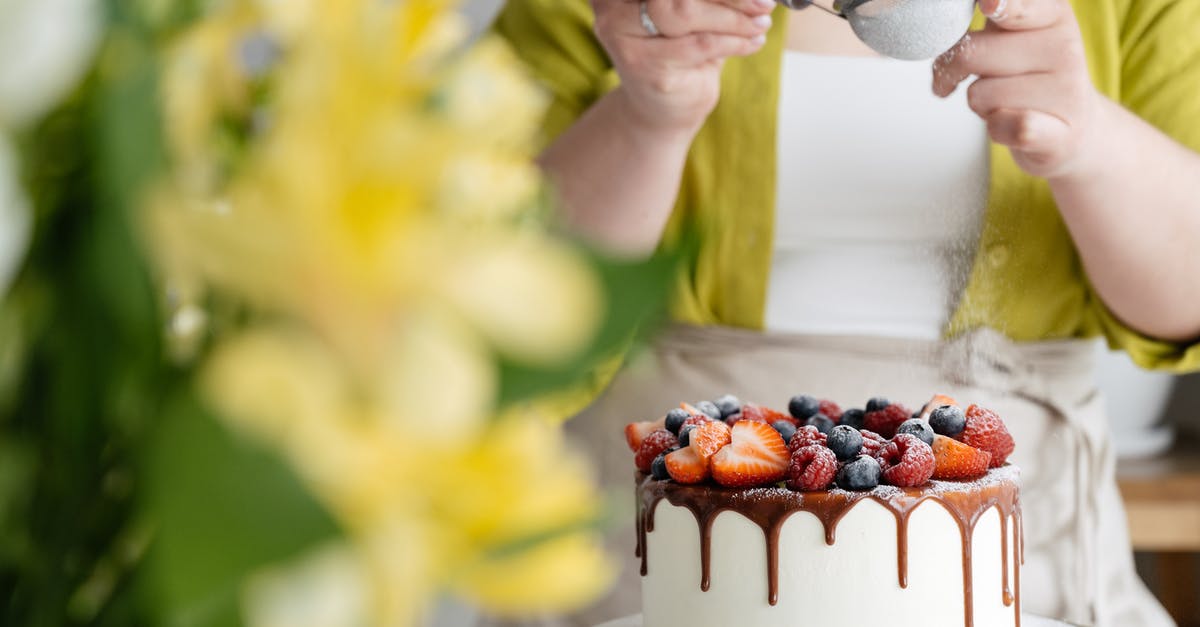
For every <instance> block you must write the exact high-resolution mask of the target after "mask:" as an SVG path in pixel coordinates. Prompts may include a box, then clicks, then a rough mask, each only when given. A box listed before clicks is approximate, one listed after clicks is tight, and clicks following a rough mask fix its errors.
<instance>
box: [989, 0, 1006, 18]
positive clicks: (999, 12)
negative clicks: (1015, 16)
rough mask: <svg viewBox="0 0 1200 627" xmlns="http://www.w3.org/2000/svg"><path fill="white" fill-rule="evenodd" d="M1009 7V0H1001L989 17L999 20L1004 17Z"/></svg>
mask: <svg viewBox="0 0 1200 627" xmlns="http://www.w3.org/2000/svg"><path fill="white" fill-rule="evenodd" d="M1007 8H1008V0H1000V2H998V3H997V4H996V10H995V11H992V14H991V15H989V16H988V17H989V18H991V19H992V20H994V21H997V22H998V21H1000V20H1002V19H1004V10H1005V9H1007Z"/></svg>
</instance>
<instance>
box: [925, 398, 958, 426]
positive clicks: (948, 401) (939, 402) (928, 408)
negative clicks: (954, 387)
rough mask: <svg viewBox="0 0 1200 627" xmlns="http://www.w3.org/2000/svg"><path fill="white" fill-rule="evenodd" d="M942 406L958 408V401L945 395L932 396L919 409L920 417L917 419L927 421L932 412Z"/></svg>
mask: <svg viewBox="0 0 1200 627" xmlns="http://www.w3.org/2000/svg"><path fill="white" fill-rule="evenodd" d="M943 405H950V406H951V407H958V401H956V400H954V399H952V398H950V397H949V396H946V395H945V394H934V395H933V398H931V399H929V402H928V403H925V405H923V406H922V407H921V415H920V416H919V417H920V418H924V419H925V420H929V416H930V414H932V413H933V410H935V409H937V408H938V407H942V406H943Z"/></svg>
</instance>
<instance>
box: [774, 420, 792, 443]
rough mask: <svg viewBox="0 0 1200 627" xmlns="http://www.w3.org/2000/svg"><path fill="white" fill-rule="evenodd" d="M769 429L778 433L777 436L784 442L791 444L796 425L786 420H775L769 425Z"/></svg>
mask: <svg viewBox="0 0 1200 627" xmlns="http://www.w3.org/2000/svg"><path fill="white" fill-rule="evenodd" d="M771 427H772V428H774V429H775V430H776V431H778V432H779V435H782V436H783V441H784V442H791V441H792V436H793V435H796V425H794V424H792V423H791V422H790V421H788V420H776V421H775V422H772V423H771Z"/></svg>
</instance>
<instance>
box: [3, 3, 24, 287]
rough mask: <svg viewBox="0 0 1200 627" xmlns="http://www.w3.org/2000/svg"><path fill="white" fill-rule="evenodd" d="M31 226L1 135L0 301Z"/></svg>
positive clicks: (13, 159) (14, 163)
mask: <svg viewBox="0 0 1200 627" xmlns="http://www.w3.org/2000/svg"><path fill="white" fill-rule="evenodd" d="M0 1H2V0H0ZM31 222H32V219H31V218H30V215H29V200H28V198H26V196H25V191H24V190H23V189H21V185H20V182H19V181H18V180H17V156H16V153H15V152H14V151H13V149H12V146H11V145H9V143H8V140H7V139H5V137H4V135H2V134H0V300H3V298H4V294H5V293H7V292H8V285H9V282H11V281H12V279H13V276H14V275H15V274H16V272H17V269H18V268H19V267H20V265H21V260H22V259H23V258H24V257H25V248H26V247H27V246H28V245H29V232H30V229H31V228H32V224H31Z"/></svg>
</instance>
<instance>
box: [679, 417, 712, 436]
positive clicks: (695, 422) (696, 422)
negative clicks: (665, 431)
mask: <svg viewBox="0 0 1200 627" xmlns="http://www.w3.org/2000/svg"><path fill="white" fill-rule="evenodd" d="M706 422H712V418H709V417H708V416H705V415H704V414H697V415H695V416H692V417H691V418H688V419H687V420H684V421H683V424H682V425H680V426H679V431H680V432H681V433H682V432H683V430H684V429H685V428H687V427H699V426H700V425H702V424H704V423H706Z"/></svg>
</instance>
